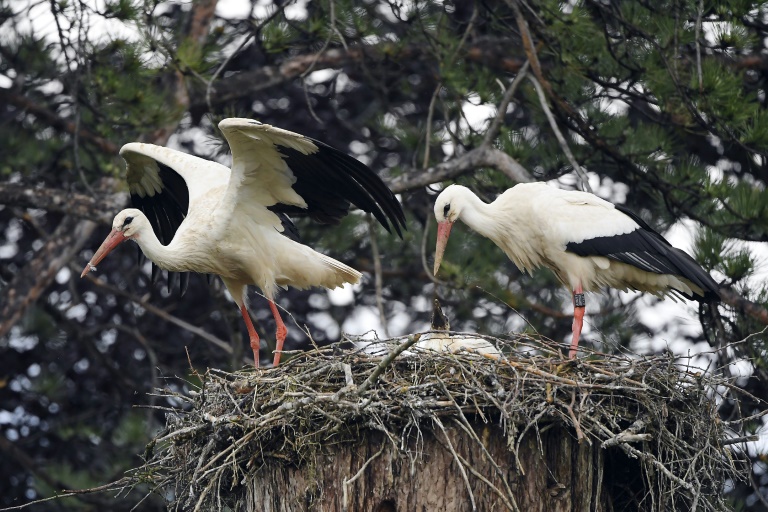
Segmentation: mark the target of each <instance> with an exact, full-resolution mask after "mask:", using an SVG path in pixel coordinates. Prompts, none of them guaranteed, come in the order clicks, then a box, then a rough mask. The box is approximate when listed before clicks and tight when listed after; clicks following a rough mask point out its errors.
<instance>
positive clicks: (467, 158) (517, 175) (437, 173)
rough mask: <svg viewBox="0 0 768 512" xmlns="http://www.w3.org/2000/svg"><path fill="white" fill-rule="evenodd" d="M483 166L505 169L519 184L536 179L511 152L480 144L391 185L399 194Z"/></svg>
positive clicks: (392, 182)
mask: <svg viewBox="0 0 768 512" xmlns="http://www.w3.org/2000/svg"><path fill="white" fill-rule="evenodd" d="M480 167H492V168H494V169H496V170H498V171H500V172H503V173H504V174H506V175H507V176H508V177H509V179H510V180H512V181H514V182H516V183H527V182H531V181H535V180H534V179H533V175H532V174H531V173H530V172H529V171H528V170H527V169H526V168H525V167H523V166H522V165H520V163H519V162H518V161H517V160H515V159H514V158H512V157H511V156H509V155H508V154H506V153H504V152H503V151H501V150H499V149H496V148H490V147H487V146H481V147H479V148H475V149H473V150H471V151H469V152H467V153H465V154H463V155H461V156H460V157H458V158H454V159H452V160H449V161H447V162H442V163H439V164H437V165H435V166H434V167H430V168H428V169H424V170H423V171H422V170H413V171H412V172H410V173H408V174H406V175H403V176H401V177H398V178H395V179H394V180H392V181H391V182H390V184H389V186H390V188H391V189H392V191H393V192H394V193H396V194H398V193H400V192H405V191H408V190H413V189H416V188H420V187H426V186H427V185H431V184H433V183H438V182H440V181H444V180H447V179H452V178H456V177H457V176H460V175H462V174H464V173H467V172H470V171H474V170H476V169H478V168H480Z"/></svg>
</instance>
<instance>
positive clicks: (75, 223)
mask: <svg viewBox="0 0 768 512" xmlns="http://www.w3.org/2000/svg"><path fill="white" fill-rule="evenodd" d="M95 228H96V224H95V223H93V222H91V221H89V220H78V219H77V218H76V217H73V216H66V217H64V218H63V219H62V220H61V222H60V223H59V225H58V226H57V227H56V229H55V230H54V232H53V233H52V234H51V237H50V239H49V240H48V242H46V244H45V245H44V246H43V247H42V248H41V249H40V250H39V251H38V252H37V254H35V256H34V257H33V258H32V261H30V262H29V263H27V264H26V265H24V266H23V267H22V268H21V269H20V270H19V272H18V273H17V274H16V276H15V277H14V279H13V280H12V281H11V282H10V283H9V284H8V286H6V287H5V288H4V289H3V294H2V295H0V337H2V336H5V335H6V334H8V331H10V330H11V327H13V326H14V325H15V324H16V323H17V322H18V321H19V320H20V319H21V317H22V315H23V314H24V312H25V311H26V310H27V308H28V307H29V306H30V305H32V304H33V303H34V302H35V301H37V300H38V299H39V298H40V296H41V295H42V294H43V292H44V291H45V290H46V288H48V285H50V284H51V282H52V281H53V279H54V278H55V277H56V274H57V273H58V272H59V270H61V269H62V267H64V266H66V264H67V263H68V262H69V261H70V260H71V259H72V257H74V256H75V255H76V254H77V253H78V252H79V251H80V249H81V248H82V246H83V244H85V242H86V241H88V239H89V238H90V236H91V233H93V230H94V229H95Z"/></svg>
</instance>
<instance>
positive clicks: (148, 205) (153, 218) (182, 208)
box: [131, 162, 189, 296]
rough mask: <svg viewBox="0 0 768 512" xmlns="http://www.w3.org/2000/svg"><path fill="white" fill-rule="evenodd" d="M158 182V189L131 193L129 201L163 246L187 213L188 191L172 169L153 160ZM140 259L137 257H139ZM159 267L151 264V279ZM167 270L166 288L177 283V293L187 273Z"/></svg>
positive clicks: (184, 287) (183, 288) (185, 283)
mask: <svg viewBox="0 0 768 512" xmlns="http://www.w3.org/2000/svg"><path fill="white" fill-rule="evenodd" d="M157 165H158V168H159V170H160V171H159V174H160V180H161V181H162V184H163V186H162V189H161V191H160V192H159V193H156V194H154V195H151V196H149V195H145V196H144V197H142V196H141V195H139V194H131V204H132V205H133V207H134V208H137V209H139V210H141V211H142V212H144V215H146V216H147V219H149V223H150V224H151V225H152V229H153V230H154V232H155V234H156V235H157V238H158V240H160V243H161V244H163V245H168V244H169V243H171V240H173V237H174V235H176V231H177V230H178V229H179V226H180V225H181V223H182V221H184V218H185V217H186V216H187V212H188V210H189V190H188V189H187V184H186V182H185V181H184V178H182V177H181V176H180V175H179V174H178V173H177V172H176V171H174V170H173V169H171V168H170V167H168V166H167V165H163V164H161V163H160V162H157ZM140 259H141V258H140ZM158 274H159V269H158V268H157V267H156V266H155V264H154V263H153V264H152V282H155V281H156V280H157V275H158ZM175 274H176V273H173V272H169V275H168V290H169V291H170V290H171V288H172V287H173V285H174V283H180V290H181V295H182V296H183V295H184V293H185V292H186V291H187V288H188V287H189V274H188V273H187V272H184V273H182V274H181V275H180V276H177V275H175Z"/></svg>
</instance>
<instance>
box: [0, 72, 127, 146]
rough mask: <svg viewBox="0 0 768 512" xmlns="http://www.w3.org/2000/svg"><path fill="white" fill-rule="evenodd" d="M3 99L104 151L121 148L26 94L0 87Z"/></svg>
mask: <svg viewBox="0 0 768 512" xmlns="http://www.w3.org/2000/svg"><path fill="white" fill-rule="evenodd" d="M3 101H5V102H8V103H9V104H10V105H13V106H15V107H17V108H20V109H22V110H24V111H26V112H28V113H30V114H32V115H34V116H35V117H36V118H37V119H38V120H39V121H42V122H43V123H45V124H47V125H49V126H50V127H51V128H53V129H55V130H56V131H59V132H63V133H67V134H69V135H75V133H77V135H78V137H80V139H81V140H84V141H87V142H90V143H91V144H93V145H95V146H96V147H98V148H99V150H101V152H102V153H105V154H108V155H116V154H117V151H118V149H119V148H118V147H117V146H116V145H115V144H114V143H113V142H111V141H109V140H107V139H105V138H104V137H101V136H99V135H96V134H95V133H92V132H90V131H88V130H86V129H84V128H80V129H79V130H78V129H77V125H76V124H75V122H74V121H70V120H68V119H65V118H63V117H60V116H59V115H58V114H57V113H55V112H53V111H51V110H48V109H47V108H46V107H44V106H42V105H39V104H38V103H36V102H35V101H34V100H32V99H30V98H28V97H26V96H23V95H21V94H16V93H15V92H13V91H11V90H9V89H3V88H2V87H0V103H2V102H3Z"/></svg>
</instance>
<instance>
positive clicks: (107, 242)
mask: <svg viewBox="0 0 768 512" xmlns="http://www.w3.org/2000/svg"><path fill="white" fill-rule="evenodd" d="M126 240H128V239H127V238H126V237H125V235H124V234H123V232H122V231H118V230H116V229H113V230H112V231H111V232H110V233H109V235H108V236H107V238H105V239H104V241H103V242H102V243H101V247H99V249H98V250H97V251H96V254H94V255H93V258H91V261H89V262H88V264H87V265H86V266H85V268H84V269H83V273H82V274H80V277H85V274H87V273H88V272H90V271H91V270H93V269H95V268H96V265H98V264H99V263H100V262H101V260H103V259H104V257H105V256H106V255H107V254H109V253H110V252H111V251H112V249H114V248H115V247H117V246H118V245H120V244H121V243H123V242H125V241H126Z"/></svg>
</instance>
